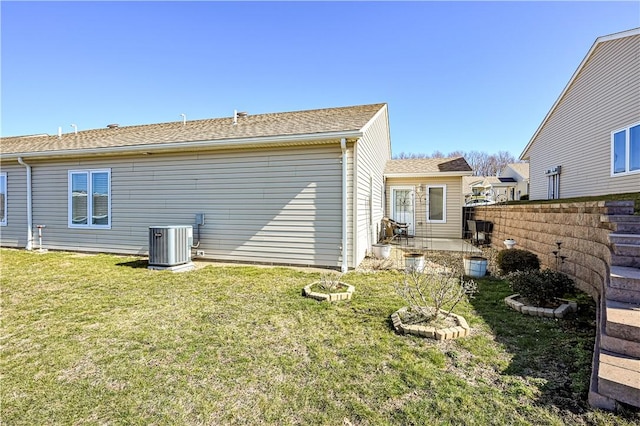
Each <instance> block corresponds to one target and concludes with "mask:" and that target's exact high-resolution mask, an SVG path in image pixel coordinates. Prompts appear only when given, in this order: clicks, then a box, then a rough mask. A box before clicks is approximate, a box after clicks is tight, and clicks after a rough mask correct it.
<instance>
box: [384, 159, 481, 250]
mask: <svg viewBox="0 0 640 426" xmlns="http://www.w3.org/2000/svg"><path fill="white" fill-rule="evenodd" d="M472 173H473V172H472V170H471V167H470V166H469V164H467V162H466V160H465V159H464V158H462V157H456V158H427V159H406V160H390V161H389V162H388V163H387V166H386V168H385V171H384V176H385V193H386V197H385V198H386V202H387V204H386V212H387V214H388V216H389V217H390V218H392V219H394V220H396V221H398V222H404V223H407V224H408V225H409V235H414V236H415V237H416V238H427V237H433V238H462V205H463V204H464V195H463V192H462V191H463V189H462V179H463V177H465V176H471V174H472Z"/></svg>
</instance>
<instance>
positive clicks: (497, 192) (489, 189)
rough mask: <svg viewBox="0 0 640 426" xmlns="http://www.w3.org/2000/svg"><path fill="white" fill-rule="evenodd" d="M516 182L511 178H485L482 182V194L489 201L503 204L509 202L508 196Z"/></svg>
mask: <svg viewBox="0 0 640 426" xmlns="http://www.w3.org/2000/svg"><path fill="white" fill-rule="evenodd" d="M516 184H517V182H516V180H515V179H514V178H512V177H500V176H487V177H486V178H484V180H483V181H482V187H483V188H484V191H483V192H482V193H483V195H484V196H485V197H487V199H489V200H491V201H497V202H504V201H508V200H509V194H510V193H511V192H512V190H513V189H514V188H515V187H516Z"/></svg>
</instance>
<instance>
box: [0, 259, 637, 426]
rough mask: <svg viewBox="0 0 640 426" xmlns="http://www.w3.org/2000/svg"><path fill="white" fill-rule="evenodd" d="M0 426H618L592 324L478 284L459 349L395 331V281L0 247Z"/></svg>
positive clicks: (630, 416) (587, 313) (590, 316)
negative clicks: (525, 308)
mask: <svg viewBox="0 0 640 426" xmlns="http://www.w3.org/2000/svg"><path fill="white" fill-rule="evenodd" d="M0 254H1V256H2V258H1V289H2V293H1V302H2V324H1V339H2V340H1V341H0V344H1V345H2V352H1V358H0V371H1V373H2V379H1V380H2V381H1V383H0V385H1V386H0V399H1V401H2V404H1V406H0V417H1V418H2V423H3V424H11V425H33V424H76V425H84V424H158V425H160V424H190V425H196V424H197V425H199V424H279V425H287V424H344V423H345V422H347V421H348V422H350V423H352V424H372V425H373V424H375V425H378V424H465V425H466V424H469V425H474V424H477V425H484V424H505V425H511V424H620V425H631V424H633V423H634V422H637V421H638V420H640V417H638V415H637V414H634V413H626V414H623V415H614V414H611V413H604V412H600V411H594V410H592V409H590V408H589V407H588V405H587V403H586V391H587V389H588V381H589V373H590V356H591V351H592V348H593V339H594V323H593V320H594V318H595V314H594V311H593V304H592V303H591V304H590V301H589V300H588V299H587V300H586V301H585V302H584V307H583V304H581V305H580V306H581V309H580V313H579V315H578V316H577V317H576V318H574V319H570V320H568V321H555V320H546V319H541V318H532V317H524V316H521V315H520V314H518V313H516V312H513V311H510V310H509V309H507V308H506V306H505V305H504V303H503V302H502V298H504V296H506V295H508V294H509V290H508V286H507V285H506V283H504V282H502V281H492V280H483V281H481V282H480V293H479V294H478V295H477V297H476V298H475V299H473V300H472V301H471V302H472V303H463V304H461V305H460V309H459V310H458V312H459V313H460V314H462V315H464V316H465V317H466V318H467V320H468V321H469V323H470V325H471V326H472V334H471V336H470V337H468V338H464V339H460V340H455V341H446V342H436V341H433V340H427V339H422V338H418V337H413V336H401V335H398V334H396V333H394V332H393V327H392V324H391V322H390V319H389V316H390V314H391V313H392V312H394V311H395V310H397V309H398V308H400V307H402V306H403V301H402V300H401V299H400V298H399V297H398V296H397V295H396V294H395V291H394V287H393V285H392V284H393V282H394V281H397V280H400V279H401V275H400V274H399V273H397V272H379V273H375V274H361V273H354V272H352V273H349V274H346V275H345V276H344V277H343V279H342V280H343V281H344V282H347V283H349V284H352V285H354V286H355V287H356V293H355V294H354V297H353V300H351V301H350V302H343V303H337V304H329V303H322V302H317V301H315V300H312V299H309V298H305V297H303V296H302V295H301V289H302V287H304V286H305V285H307V284H309V283H311V282H313V281H317V280H318V279H319V277H320V274H319V273H310V272H301V271H299V270H295V269H292V268H259V267H251V266H233V267H223V266H217V265H210V266H207V267H204V268H202V269H198V270H196V271H192V272H188V273H182V274H172V273H170V272H160V271H150V270H147V269H146V268H145V266H146V264H145V262H144V261H141V260H140V259H138V258H134V257H118V256H110V255H95V256H86V255H78V254H72V253H60V252H51V253H46V254H36V253H30V252H25V251H17V250H0Z"/></svg>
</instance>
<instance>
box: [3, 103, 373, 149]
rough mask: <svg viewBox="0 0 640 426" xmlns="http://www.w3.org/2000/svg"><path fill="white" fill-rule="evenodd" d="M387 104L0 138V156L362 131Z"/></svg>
mask: <svg viewBox="0 0 640 426" xmlns="http://www.w3.org/2000/svg"><path fill="white" fill-rule="evenodd" d="M385 105H386V104H371V105H358V106H351V107H339V108H325V109H316V110H306V111H295V112H281V113H270V114H257V115H247V116H245V117H239V118H238V121H237V125H234V124H233V117H224V118H213V119H205V120H193V121H187V122H186V124H185V125H183V123H182V121H177V122H170V123H159V124H147V125H139V126H124V127H117V128H113V129H112V128H105V129H95V130H85V131H79V132H78V133H77V134H75V133H66V134H63V135H62V137H58V136H57V135H55V136H50V135H42V136H37V135H36V136H17V137H7V138H2V139H1V144H0V152H1V154H20V153H40V152H42V153H46V152H51V153H55V152H57V151H66V150H83V149H95V148H114V147H128V146H131V147H133V146H139V145H156V144H169V143H181V142H197V141H223V140H238V139H251V138H269V137H274V138H275V137H279V136H294V135H312V134H318V135H321V134H323V133H340V132H350V131H358V130H361V129H362V128H363V127H364V126H365V125H366V124H367V123H368V122H369V121H370V120H371V119H372V118H373V117H374V115H375V114H376V113H377V112H378V111H380V109H381V108H383V107H384V106H385Z"/></svg>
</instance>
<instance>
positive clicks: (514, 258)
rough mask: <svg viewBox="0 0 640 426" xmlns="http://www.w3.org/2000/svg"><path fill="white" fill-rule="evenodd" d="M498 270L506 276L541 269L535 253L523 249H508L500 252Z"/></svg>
mask: <svg viewBox="0 0 640 426" xmlns="http://www.w3.org/2000/svg"><path fill="white" fill-rule="evenodd" d="M496 260H497V262H498V268H500V270H501V271H502V273H504V274H509V273H511V272H516V271H531V270H536V271H537V270H539V269H540V260H539V259H538V256H536V255H535V253H532V252H530V251H529V250H523V249H506V250H501V251H500V252H498V258H497V259H496Z"/></svg>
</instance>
